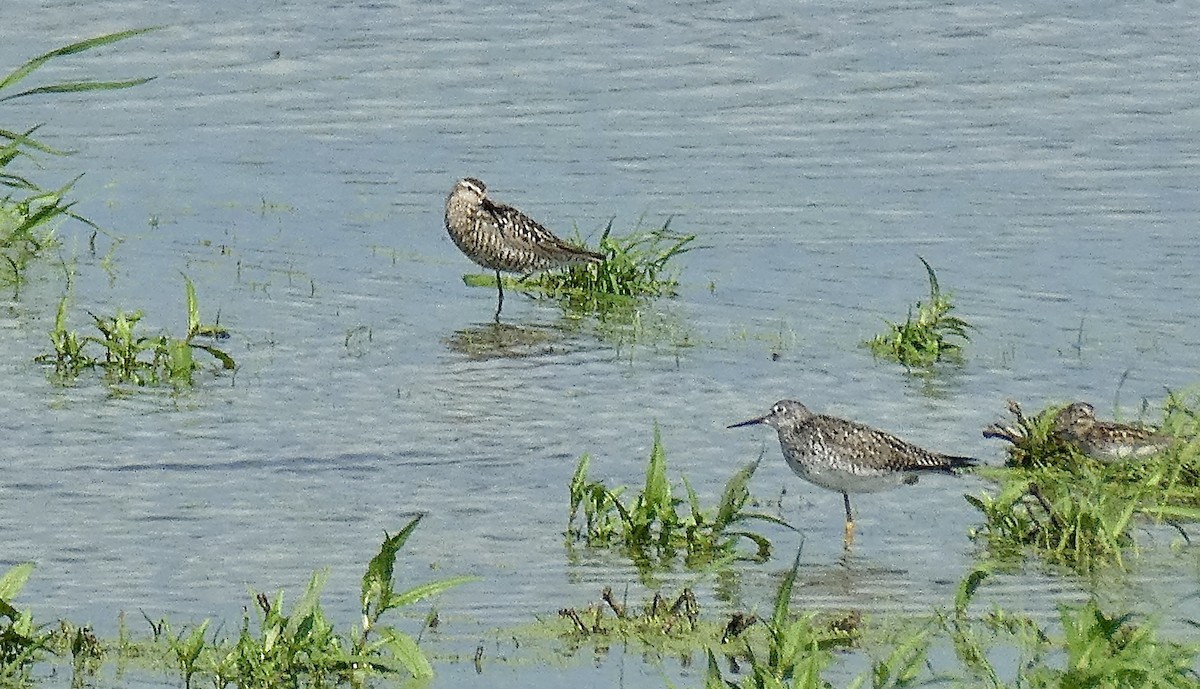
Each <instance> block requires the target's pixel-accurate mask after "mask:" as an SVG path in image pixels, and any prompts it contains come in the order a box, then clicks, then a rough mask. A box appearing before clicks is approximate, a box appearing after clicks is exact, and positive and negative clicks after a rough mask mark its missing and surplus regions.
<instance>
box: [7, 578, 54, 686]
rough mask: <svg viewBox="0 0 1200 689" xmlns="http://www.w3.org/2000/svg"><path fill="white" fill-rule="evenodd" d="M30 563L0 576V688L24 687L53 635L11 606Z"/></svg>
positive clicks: (22, 583) (46, 652)
mask: <svg viewBox="0 0 1200 689" xmlns="http://www.w3.org/2000/svg"><path fill="white" fill-rule="evenodd" d="M32 573H33V563H32V562H23V563H21V564H18V565H13V566H12V567H10V568H9V569H8V571H7V572H5V573H4V576H0V685H3V686H27V684H28V682H29V679H30V672H31V671H32V669H33V666H34V664H35V663H37V662H38V661H40V660H41V659H43V658H44V657H45V656H47V655H49V654H51V653H52V652H53V651H52V650H51V642H52V641H53V638H54V635H53V634H52V633H50V632H47V631H46V630H45V625H38V624H35V623H34V621H33V613H32V612H30V611H29V610H18V609H17V608H16V607H15V606H14V605H13V603H12V601H13V599H15V598H16V597H17V594H18V593H20V592H21V589H22V588H24V587H25V582H27V581H29V575H30V574H32Z"/></svg>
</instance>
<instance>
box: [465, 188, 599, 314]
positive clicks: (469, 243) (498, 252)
mask: <svg viewBox="0 0 1200 689" xmlns="http://www.w3.org/2000/svg"><path fill="white" fill-rule="evenodd" d="M446 231H447V232H448V233H449V234H450V238H451V239H453V240H454V244H455V245H456V246H458V248H459V250H461V251H462V252H463V253H464V254H466V255H467V258H470V259H471V260H472V261H474V262H476V263H478V264H479V265H481V266H483V267H484V268H487V269H489V270H493V271H495V272H496V287H497V289H498V291H499V294H498V297H497V300H496V320H497V321H499V320H500V309H501V308H503V306H504V287H503V285H502V284H501V282H500V273H501V271H503V272H508V273H522V274H524V275H528V274H530V273H534V272H537V271H540V270H547V269H550V268H561V267H564V266H569V265H573V264H580V263H599V262H601V261H603V260H604V255H603V254H598V253H596V252H594V251H588V250H587V249H582V248H579V247H576V246H572V245H570V244H568V243H566V242H564V241H563V240H561V239H559V238H558V237H556V236H554V233H552V232H551V231H550V230H547V229H546V228H545V227H542V226H541V225H540V224H538V222H537V221H535V220H534V219H533V218H530V217H529V216H528V215H525V214H524V213H522V212H521V211H519V210H517V209H516V208H513V207H512V206H506V205H504V204H502V203H496V202H494V201H492V200H491V199H489V198H488V197H487V187H486V186H485V185H484V183H483V182H481V181H479V180H478V179H475V178H474V177H466V178H463V179H460V180H459V181H458V183H457V184H455V185H454V189H453V190H451V191H450V196H448V197H447V198H446Z"/></svg>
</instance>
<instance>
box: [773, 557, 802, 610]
mask: <svg viewBox="0 0 1200 689" xmlns="http://www.w3.org/2000/svg"><path fill="white" fill-rule="evenodd" d="M801 552H802V549H797V550H796V559H795V561H793V562H792V569H791V570H790V571H789V572H788V573H787V576H786V577H784V578H783V583H782V584H780V585H779V591H778V593H776V594H775V609H774V611H773V612H772V614H771V626H772V627H773V628H775V629H783V627H784V625H785V624H787V617H788V610H789V608H790V606H791V602H792V586H793V585H794V584H795V583H796V572H797V571H799V570H800V553H801Z"/></svg>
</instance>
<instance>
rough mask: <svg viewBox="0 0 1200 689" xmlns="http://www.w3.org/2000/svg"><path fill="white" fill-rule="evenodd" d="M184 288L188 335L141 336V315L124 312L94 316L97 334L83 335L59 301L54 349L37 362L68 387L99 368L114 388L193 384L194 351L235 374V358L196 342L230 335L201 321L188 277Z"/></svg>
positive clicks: (63, 300) (185, 278)
mask: <svg viewBox="0 0 1200 689" xmlns="http://www.w3.org/2000/svg"><path fill="white" fill-rule="evenodd" d="M184 285H185V293H186V295H185V296H186V301H187V323H188V329H187V334H186V335H185V336H183V337H172V336H170V335H157V336H150V335H143V334H142V333H141V331H140V330H139V328H138V323H140V322H141V320H142V316H143V314H142V312H141V311H134V312H132V313H126V312H124V311H120V310H118V311H117V313H116V314H115V315H113V316H97V315H96V314H90V315H91V317H92V320H93V322H94V323H95V326H96V330H97V331H98V333H99V335H98V336H97V335H85V336H80V335H79V333H78V332H76V331H74V330H70V329H68V327H67V297H65V296H64V297H63V298H62V299H61V300H59V303H58V312H57V314H56V316H55V318H54V330H53V331H52V332H51V333H50V341H51V343H52V344H53V346H54V351H53V352H51V353H48V354H42V355H39V356H37V357H35V359H34V360H35V361H37V362H38V363H43V364H49V365H52V366H54V374H55V376H56V377H57V379H58V380H59V382H64V383H65V382H70V381H73V380H75V379H76V378H77V377H78V376H79V375H80V374H81V373H82V372H83V371H84V370H87V369H91V370H95V369H99V370H101V371H103V372H104V375H105V377H106V378H107V379H108V380H109V382H111V383H114V384H120V383H132V384H134V385H138V386H144V385H159V384H164V383H165V384H170V385H174V386H177V387H187V386H191V385H192V384H193V383H194V382H195V378H194V374H195V372H196V371H197V370H198V369H199V368H200V367H201V366H200V363H199V362H198V361H196V359H195V357H194V356H193V351H194V350H199V351H203V352H207V353H208V354H209V355H211V356H212V357H213V358H214V359H216V361H217V362H218V363H219V364H220V366H221V368H222V369H224V370H233V369H234V368H236V367H237V364H236V362H235V361H234V360H233V357H231V356H230V355H229V354H227V353H226V352H225V351H224V350H222V349H220V348H218V347H216V346H215V345H212V344H209V343H206V342H198V341H196V338H200V337H207V338H213V339H224V338H227V337H229V333H228V332H227V331H226V330H225V329H224V328H222V327H220V326H219V325H205V324H203V323H201V321H200V306H199V302H198V300H197V299H196V288H195V286H194V285H193V284H192V281H191V279H190V278H188V277H187V276H184Z"/></svg>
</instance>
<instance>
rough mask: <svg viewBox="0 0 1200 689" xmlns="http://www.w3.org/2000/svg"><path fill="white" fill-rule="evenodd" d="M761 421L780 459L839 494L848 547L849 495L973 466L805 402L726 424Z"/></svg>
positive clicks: (851, 528)
mask: <svg viewBox="0 0 1200 689" xmlns="http://www.w3.org/2000/svg"><path fill="white" fill-rule="evenodd" d="M756 423H761V424H765V425H767V426H770V427H772V428H774V429H775V430H776V431H778V432H779V444H780V446H781V447H782V448H783V458H784V459H785V460H787V463H788V466H789V467H791V468H792V471H794V472H796V475H797V476H799V477H800V478H802V479H804V480H806V481H809V482H811V483H815V484H816V485H818V486H821V487H822V488H828V489H829V490H835V491H838V492H839V493H841V494H842V500H843V502H844V503H845V506H846V533H845V538H844V540H843V545H844V546H845V547H846V548H849V547H850V544H851V543H852V542H853V541H854V515H853V513H851V511H850V493H867V492H871V491H877V490H884V489H887V488H891V487H892V486H898V485H901V484H913V483H916V482H917V479H918V478H919V475H920V474H921V473H922V472H940V473H944V474H953V473H955V471H954V470H955V469H959V468H962V467H967V466H971V465H972V464H975V462H976V460H975V459H973V458H971V457H954V456H951V455H943V454H939V453H937V452H930V451H929V450H926V449H923V448H920V447H917V446H916V445H913V444H912V443H908V442H905V441H903V440H901V439H899V438H897V437H896V436H894V435H891V434H889V433H885V432H883V431H880V430H877V429H874V428H871V427H870V426H866V425H864V424H861V423H858V422H856V421H849V420H847V419H841V418H838V417H836V416H827V415H825V414H814V413H812V412H811V411H809V410H808V408H807V407H805V406H804V405H803V404H801V403H799V402H795V401H792V400H781V401H779V402H776V403H775V406H773V407H771V411H769V412H767V413H766V414H765V415H763V416H760V417H758V418H755V419H750V420H749V421H742V422H741V423H735V424H733V425H731V426H729V428H737V427H739V426H749V425H751V424H756Z"/></svg>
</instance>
